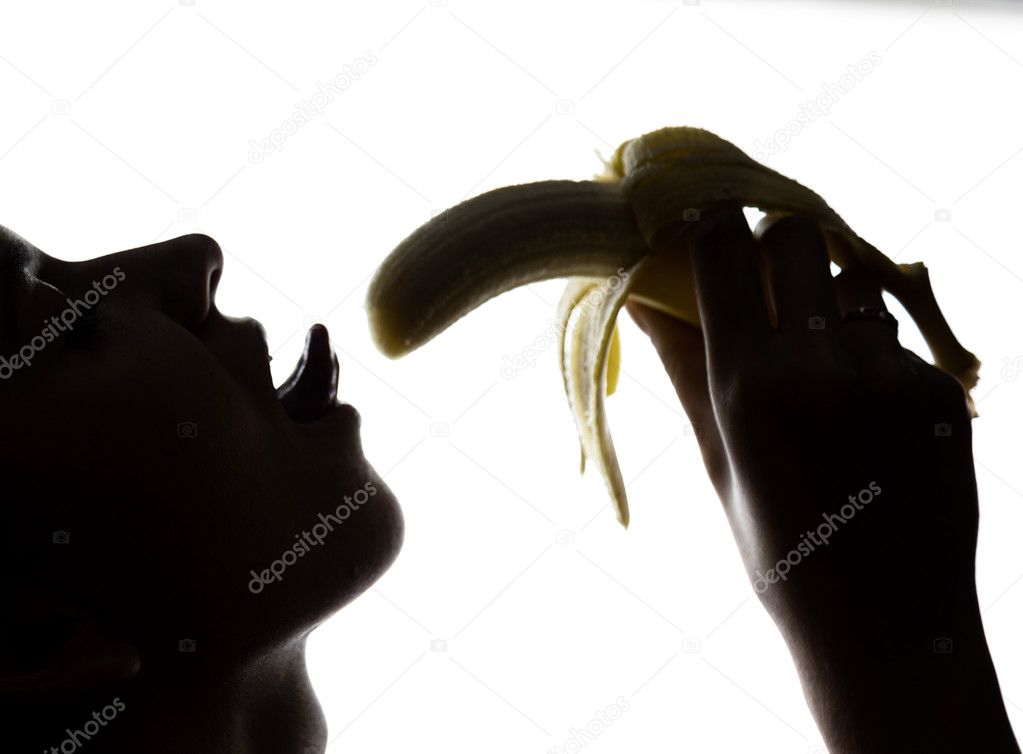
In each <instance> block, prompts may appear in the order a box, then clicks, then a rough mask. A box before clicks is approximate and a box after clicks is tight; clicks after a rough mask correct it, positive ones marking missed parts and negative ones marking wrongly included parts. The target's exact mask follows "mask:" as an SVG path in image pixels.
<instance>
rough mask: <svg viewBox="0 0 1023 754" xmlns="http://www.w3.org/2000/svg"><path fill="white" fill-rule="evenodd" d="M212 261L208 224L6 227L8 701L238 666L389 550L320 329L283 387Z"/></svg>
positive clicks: (1, 262)
mask: <svg viewBox="0 0 1023 754" xmlns="http://www.w3.org/2000/svg"><path fill="white" fill-rule="evenodd" d="M222 267H223V255H222V253H221V250H220V248H219V246H218V245H217V243H216V242H215V241H213V240H212V239H211V238H209V237H207V236H203V235H190V236H185V237H182V238H177V239H174V240H171V241H166V242H163V243H158V244H153V245H151V246H145V247H142V248H137V249H132V250H129V251H122V252H118V253H115V254H110V255H107V256H102V257H98V258H96V259H92V260H89V261H84V262H74V263H72V262H65V261H61V260H59V259H55V258H53V257H51V256H49V255H47V254H44V253H43V252H41V251H40V250H39V249H37V248H35V247H34V246H32V245H31V244H29V243H28V242H26V241H25V240H23V239H22V238H20V237H18V236H17V235H15V234H13V233H11V232H10V231H8V230H6V229H4V228H2V227H0V286H2V290H0V359H2V360H0V417H2V421H3V430H4V435H5V442H4V445H3V455H2V459H3V460H2V461H0V471H2V474H3V479H4V480H5V481H4V484H3V493H2V500H3V502H2V530H3V533H2V540H3V541H2V546H3V555H2V557H3V558H4V560H6V561H7V562H5V563H4V564H3V568H2V575H0V579H2V589H3V592H2V594H0V598H2V611H3V615H2V618H3V621H2V626H0V639H2V641H3V646H2V655H0V704H4V703H5V702H4V701H3V699H5V698H6V699H7V700H8V701H9V700H26V699H33V700H36V701H41V702H44V703H46V704H53V705H62V704H65V703H67V702H69V701H71V700H74V699H81V698H84V697H88V696H91V695H94V694H95V695H97V696H96V698H104V697H102V694H101V693H100V692H99V690H100V689H103V688H104V687H107V686H108V685H109V684H114V686H115V687H117V685H118V684H121V686H124V684H128V685H130V684H131V683H133V682H135V681H136V680H137V679H140V678H143V677H148V678H150V679H154V678H161V677H164V678H169V677H173V676H174V675H175V674H176V673H178V672H180V671H179V669H180V668H181V667H182V665H183V664H191V666H192V667H193V668H194V667H219V668H221V669H222V671H223V672H225V673H230V672H231V670H230V669H231V668H238V667H245V666H246V665H247V664H248V663H249V662H250V661H251V660H252V659H253V658H258V657H261V656H264V655H265V654H266V653H268V652H273V651H276V650H277V649H279V648H281V647H284V646H288V645H290V644H292V643H295V642H297V641H300V640H301V639H302V638H304V636H305V634H306V633H308V631H309V630H310V629H311V628H312V627H314V626H315V625H316V624H317V623H319V622H320V621H322V620H323V619H324V618H325V617H327V616H329V615H330V614H331V613H332V612H333V611H335V610H336V609H337V608H339V607H340V606H342V605H343V604H345V603H346V602H347V601H349V600H351V599H352V598H353V597H355V596H356V595H358V594H359V593H360V592H362V591H363V590H364V589H366V588H367V587H368V586H369V585H370V584H371V583H372V582H373V581H374V580H375V579H376V578H377V577H378V576H379V575H380V574H381V573H382V572H383V571H384V570H385V569H386V568H387V567H388V566H389V565H390V563H391V562H392V560H393V559H394V557H395V556H396V554H397V551H398V549H399V548H400V545H401V540H402V532H403V528H402V518H401V514H400V511H399V509H398V507H397V504H396V502H395V500H394V498H393V497H392V495H391V493H390V491H389V490H388V488H387V487H386V485H385V484H384V483H383V481H382V480H381V479H380V478H379V477H378V476H377V475H376V473H375V472H374V471H373V469H372V468H371V467H370V465H369V464H368V462H367V461H366V459H365V458H364V456H363V453H362V448H361V445H360V440H359V418H358V414H357V413H355V410H354V409H353V408H352V407H351V406H347V405H346V404H338V403H337V402H336V401H335V399H334V390H335V388H336V380H337V362H336V359H335V358H334V356H333V353H332V352H331V350H330V346H329V343H328V340H327V336H326V331H325V330H323V329H322V328H319V327H317V328H314V329H313V330H312V331H310V334H309V336H308V339H307V344H306V351H305V354H304V355H303V359H302V362H301V363H300V365H299V368H298V369H297V370H296V373H295V375H293V376H292V378H291V379H290V380H289V381H288V383H287V384H286V385H285V386H283V387H282V389H281V390H279V391H275V389H274V386H273V384H272V383H271V378H270V371H269V366H268V361H269V359H268V354H267V347H266V342H265V339H264V336H263V332H262V328H261V327H260V326H259V325H258V323H256V322H255V321H253V320H245V319H233V318H229V317H225V316H224V315H222V314H221V313H220V312H219V311H218V310H217V308H216V304H215V298H214V297H215V294H216V289H217V283H218V281H219V279H220V275H221V270H222ZM189 672H193V671H189ZM107 702H109V699H108V700H107ZM99 706H102V704H101V705H99ZM72 722H73V721H72ZM39 744H40V746H39V748H42V747H43V745H44V744H46V742H45V741H40V742H39Z"/></svg>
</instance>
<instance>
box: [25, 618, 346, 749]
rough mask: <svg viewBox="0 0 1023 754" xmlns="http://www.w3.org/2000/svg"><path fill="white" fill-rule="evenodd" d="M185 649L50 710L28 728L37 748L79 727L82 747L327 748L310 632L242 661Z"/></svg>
mask: <svg viewBox="0 0 1023 754" xmlns="http://www.w3.org/2000/svg"><path fill="white" fill-rule="evenodd" d="M176 654H177V653H176ZM180 654H181V656H180V657H179V656H174V657H171V658H170V659H169V660H168V661H166V662H165V663H162V664H161V663H160V662H157V663H149V664H147V662H146V658H145V657H143V658H142V669H141V670H140V672H139V674H138V676H137V677H136V678H134V679H132V680H131V681H129V682H126V683H124V684H120V685H118V686H117V687H110V688H107V689H104V690H103V691H100V692H98V693H95V694H91V695H90V696H89V697H88V699H82V700H76V702H75V703H74V704H73V705H71V706H68V707H62V708H61V709H60V710H59V712H58V711H57V710H56V709H54V708H52V707H51V708H50V709H48V710H46V711H45V712H44V717H45V721H46V724H45V725H42V726H39V725H36V726H33V727H32V728H29V729H26V732H27V734H28V735H27V737H26V740H25V743H26V744H28V748H27V750H32V751H44V752H49V751H50V750H51V749H50V747H55V749H54V750H55V751H57V752H59V751H61V743H62V741H64V740H65V739H67V738H69V732H70V733H71V734H77V744H76V747H75V748H76V750H78V748H79V747H82V748H85V747H87V749H88V751H92V752H96V754H99V753H100V752H109V753H110V754H120V753H121V752H139V751H145V752H151V753H152V754H165V753H166V754H171V753H172V752H182V751H187V752H194V754H204V753H205V752H223V751H231V752H238V753H239V754H263V753H264V752H266V754H271V752H272V753H273V754H307V752H312V751H316V752H322V751H323V750H324V748H325V746H326V722H325V720H324V717H323V713H322V711H321V709H320V706H319V704H318V702H317V701H316V697H315V695H314V694H313V690H312V687H311V685H310V683H309V675H308V673H307V672H306V665H305V637H302V638H300V639H297V640H295V641H294V642H293V643H291V644H289V645H287V646H282V647H279V648H277V649H274V650H272V651H270V652H267V653H265V654H262V655H261V656H259V657H258V658H256V659H252V660H250V661H248V662H246V663H244V664H243V665H242V666H240V667H239V666H238V665H233V666H230V667H227V666H225V664H224V663H222V662H219V661H218V658H217V657H212V656H209V655H211V654H213V653H211V652H207V653H204V652H203V651H202V648H197V651H195V652H194V653H184V652H183V653H180ZM41 730H47V735H45V736H43V738H42V739H40V735H39V731H41ZM66 746H68V747H70V744H67V745H66Z"/></svg>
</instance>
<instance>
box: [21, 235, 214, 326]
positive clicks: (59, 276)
mask: <svg viewBox="0 0 1023 754" xmlns="http://www.w3.org/2000/svg"><path fill="white" fill-rule="evenodd" d="M41 259H42V261H41V263H40V270H39V272H38V273H37V275H38V276H39V277H40V279H43V280H46V281H47V282H50V283H51V284H53V285H56V286H58V287H59V288H61V289H63V290H64V291H66V292H67V293H68V294H69V295H76V294H80V293H82V292H84V291H87V290H88V289H89V288H90V287H91V286H93V285H94V283H95V282H96V281H100V280H107V279H109V280H116V279H118V278H115V277H113V276H112V275H111V273H114V272H115V271H116V270H120V272H121V275H120V277H119V279H120V282H119V283H118V284H117V289H118V297H121V296H123V297H124V298H125V299H127V298H132V299H135V300H136V301H138V302H139V303H140V304H141V305H143V306H145V307H147V308H150V309H156V310H157V311H161V312H163V313H164V314H165V315H167V316H168V317H170V318H171V319H173V320H175V321H176V322H178V323H179V324H181V325H182V326H183V327H185V328H187V329H189V330H195V329H197V328H198V327H199V325H201V324H202V323H203V322H205V321H206V319H207V318H208V317H209V315H210V313H211V312H212V311H213V310H214V296H215V295H216V292H217V284H218V283H219V282H220V274H221V272H222V271H223V269H224V253H223V251H221V249H220V244H218V243H217V242H216V241H215V240H213V239H212V238H210V237H209V236H207V235H204V234H202V233H193V234H191V235H187V236H181V237H179V238H172V239H170V240H169V241H161V242H160V243H155V244H151V245H149V246H141V247H139V248H137V249H129V250H128V251H120V252H117V253H115V254H108V255H106V256H102V257H97V258H95V259H90V260H87V261H84V262H65V261H63V260H59V259H55V258H54V257H50V256H47V255H41Z"/></svg>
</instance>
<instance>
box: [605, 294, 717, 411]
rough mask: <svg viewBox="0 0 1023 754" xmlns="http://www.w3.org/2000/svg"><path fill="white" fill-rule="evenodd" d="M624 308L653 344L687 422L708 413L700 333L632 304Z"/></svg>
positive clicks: (687, 325)
mask: <svg viewBox="0 0 1023 754" xmlns="http://www.w3.org/2000/svg"><path fill="white" fill-rule="evenodd" d="M625 308H626V310H627V311H628V312H629V316H630V317H632V319H633V321H634V322H635V323H636V325H637V326H638V327H639V329H640V330H642V331H643V332H644V333H646V334H647V336H649V338H650V340H651V342H653V344H654V348H656V349H657V355H658V356H660V357H661V363H662V364H663V365H664V369H665V371H666V372H667V373H668V377H669V378H670V379H671V382H672V384H673V385H674V386H675V392H676V393H678V397H679V400H680V401H682V406H683V408H685V410H686V413H687V414H688V415H689V418H690V419H693V418H694V414H702V413H703V412H704V410H707V409H709V408H710V393H709V392H708V389H707V354H706V351H705V350H704V345H703V333H702V332H701V331H700V329H699V328H698V327H693V326H692V325H689V324H686V323H685V322H682V321H681V320H678V319H675V318H674V317H670V316H668V315H667V314H664V313H663V312H659V311H657V310H656V309H653V308H651V307H649V306H645V305H643V304H640V303H637V302H635V301H629V302H628V303H626V305H625Z"/></svg>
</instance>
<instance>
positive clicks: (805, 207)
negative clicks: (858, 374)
mask: <svg viewBox="0 0 1023 754" xmlns="http://www.w3.org/2000/svg"><path fill="white" fill-rule="evenodd" d="M727 207H756V208H758V209H761V210H763V211H765V212H771V213H783V214H798V215H802V216H804V217H808V218H811V219H813V220H816V221H817V223H818V225H819V227H820V228H821V231H822V233H823V235H824V237H825V240H826V242H827V247H828V253H829V255H830V256H831V259H832V261H834V262H835V263H836V264H838V265H839V266H840V267H842V268H843V269H848V268H851V267H860V268H863V269H865V270H867V271H868V272H869V273H870V274H871V275H872V276H873V277H874V278H875V279H876V280H877V282H878V283H879V284H880V285H881V287H882V288H884V289H885V290H887V291H889V292H890V293H891V294H892V295H893V296H895V298H896V299H898V300H899V301H900V302H901V303H902V305H903V306H904V307H905V308H906V310H907V311H908V312H909V313H910V315H911V316H912V317H913V319H914V321H915V322H916V324H917V326H918V327H919V328H920V330H921V332H922V333H923V335H924V337H925V339H926V341H927V344H928V346H929V347H930V349H931V352H932V354H933V356H934V359H935V363H936V364H937V365H938V366H939V367H941V368H943V369H945V370H947V371H948V372H950V373H952V374H953V375H955V376H956V377H958V378H959V380H960V381H961V382H962V383H963V386H964V388H965V389H966V396H967V401H968V403H969V406H970V410H971V413H973V415H976V413H975V411H973V403H972V400H971V399H970V398H969V391H970V390H971V389H972V388H973V387H974V386H975V385H976V383H977V372H978V369H979V366H980V362H979V361H978V360H977V358H976V356H974V355H973V354H972V353H970V352H969V351H967V350H966V349H965V348H963V347H962V345H960V344H959V342H958V341H957V340H956V338H955V336H954V335H953V334H952V331H951V329H950V328H949V326H948V324H947V323H946V322H945V319H944V317H943V316H942V314H941V311H940V310H939V309H938V305H937V302H936V301H935V298H934V294H933V292H932V290H931V285H930V281H929V279H928V275H927V270H926V268H925V267H924V265H923V264H922V263H915V264H896V263H895V262H893V261H892V260H890V259H889V258H888V257H886V256H885V255H884V254H882V253H881V252H880V251H878V250H877V249H876V248H875V247H874V246H872V245H871V244H869V243H868V242H867V241H865V240H863V239H862V238H860V236H858V235H857V234H856V233H855V232H854V231H853V230H852V229H851V228H850V227H849V226H848V225H846V223H845V222H844V221H843V220H842V219H841V218H840V217H839V216H838V215H837V214H836V213H835V211H834V210H832V209H831V208H830V207H829V206H828V205H827V203H825V201H824V200H823V199H822V198H821V197H820V196H818V195H817V194H816V193H814V192H813V191H811V190H810V189H808V188H806V187H805V186H803V185H801V184H799V183H797V182H796V181H794V180H792V179H791V178H787V177H785V176H783V175H781V174H780V173H778V172H776V171H774V170H772V169H770V168H768V167H766V166H764V165H762V164H760V163H758V162H756V161H754V160H753V159H751V158H750V157H748V156H747V155H746V154H745V153H743V152H742V150H740V149H739V148H738V147H736V146H735V145H733V144H731V143H730V142H728V141H726V140H724V139H722V138H720V137H719V136H717V135H715V134H713V133H711V132H709V131H705V130H703V129H699V128H690V127H681V128H664V129H661V130H659V131H654V132H652V133H648V134H645V135H643V136H640V137H639V138H637V139H632V140H630V141H627V142H625V143H624V144H622V145H621V146H620V147H619V148H618V149H617V150H616V151H615V153H614V155H613V156H612V157H611V159H610V160H609V161H608V163H607V170H606V172H605V173H604V174H603V175H600V176H597V177H596V178H595V179H594V180H591V181H541V182H537V183H529V184H524V185H519V186H508V187H505V188H499V189H496V190H494V191H489V192H487V193H485V194H482V195H480V196H477V197H474V198H472V199H468V200H466V201H464V202H462V203H460V204H458V205H457V206H455V207H453V208H451V209H450V210H448V211H447V212H445V213H443V214H442V215H439V216H438V217H436V218H434V219H433V220H431V221H429V222H428V223H426V224H425V225H423V226H421V227H420V228H418V229H417V230H415V231H414V232H413V233H412V234H411V235H410V236H409V237H408V238H406V239H405V240H404V241H402V242H401V243H400V244H399V245H398V246H397V248H395V249H394V251H393V252H392V253H391V254H390V255H389V256H388V257H387V258H386V259H385V260H384V261H383V263H382V264H381V265H380V267H379V268H378V269H377V271H376V273H375V275H374V277H373V279H372V281H371V283H370V286H369V292H368V295H367V301H366V308H367V313H368V316H369V323H370V329H371V332H372V335H373V339H374V341H375V343H376V344H377V346H378V348H379V349H380V350H381V351H382V352H383V353H385V354H386V355H388V356H390V357H392V358H397V357H400V356H403V355H404V354H406V353H408V352H410V351H412V350H414V349H416V348H418V347H419V346H421V345H423V344H424V343H426V342H427V341H429V340H430V339H431V338H433V337H434V336H435V335H437V334H438V333H440V332H441V331H443V330H444V329H445V328H447V327H448V326H449V325H451V324H452V323H453V322H455V321H456V320H457V319H459V318H460V317H462V316H463V315H465V314H467V313H468V312H470V311H472V310H473V309H475V308H476V307H478V306H480V305H481V304H483V303H484V302H485V301H487V300H489V299H490V298H492V297H494V296H496V295H498V294H500V293H503V292H505V291H508V290H510V289H512V288H515V287H518V286H521V285H526V284H528V283H532V282H537V281H540V280H548V279H552V278H569V283H568V287H567V288H566V290H565V293H564V295H563V296H562V299H561V301H560V302H559V304H558V311H557V318H558V322H559V323H560V333H561V350H560V353H559V366H560V368H561V372H562V377H563V383H564V388H565V393H566V395H567V397H568V401H569V405H570V408H571V410H572V415H573V416H574V418H575V422H576V429H577V431H578V434H579V440H580V444H581V446H582V447H581V459H582V460H581V464H580V466H581V467H584V466H585V462H586V459H587V458H589V459H590V460H591V461H592V462H593V463H594V464H595V465H596V466H597V468H598V470H599V471H600V473H601V474H602V475H603V477H604V480H605V482H606V484H607V488H608V492H609V494H610V496H611V499H612V500H613V502H614V504H615V506H616V508H617V512H618V519H619V521H620V522H621V523H622V525H623V526H628V523H629V506H628V498H627V495H626V490H625V484H624V481H623V480H622V475H621V470H620V468H619V465H618V460H617V456H616V454H615V449H614V444H613V443H612V441H611V433H610V430H609V427H608V423H607V414H606V412H605V410H604V398H605V395H607V394H610V393H611V392H612V391H613V390H614V386H615V384H616V382H617V375H618V363H619V347H618V334H617V330H616V327H615V321H616V319H617V316H618V311H619V309H621V307H622V306H623V305H624V304H625V302H626V301H627V300H629V299H633V300H638V301H640V302H641V303H644V304H646V305H648V306H652V307H654V308H657V309H659V310H661V311H663V312H666V313H668V314H670V315H672V316H674V317H677V318H679V319H682V320H684V321H686V322H689V323H691V324H694V325H698V324H699V315H698V311H697V304H696V294H695V289H694V285H693V279H692V271H691V269H690V265H689V260H688V258H687V252H686V251H685V248H684V247H685V245H684V244H675V245H674V246H671V247H668V246H666V244H665V243H664V242H665V240H666V239H667V234H668V233H672V234H674V233H677V230H678V228H679V224H680V223H683V224H684V223H686V222H690V221H695V220H698V219H699V214H700V213H701V212H705V211H708V210H713V209H720V208H727Z"/></svg>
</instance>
